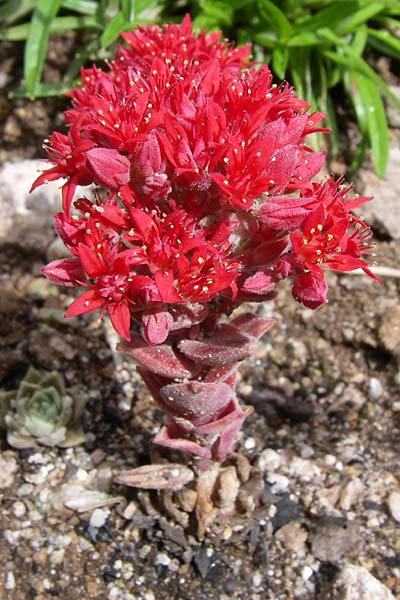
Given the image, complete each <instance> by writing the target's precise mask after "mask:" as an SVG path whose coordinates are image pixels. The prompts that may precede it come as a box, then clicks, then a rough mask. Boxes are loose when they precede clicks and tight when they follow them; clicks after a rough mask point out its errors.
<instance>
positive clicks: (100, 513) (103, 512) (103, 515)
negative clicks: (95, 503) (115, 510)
mask: <svg viewBox="0 0 400 600" xmlns="http://www.w3.org/2000/svg"><path fill="white" fill-rule="evenodd" d="M109 514H110V509H104V508H95V509H94V511H93V512H92V514H91V515H90V521H89V524H90V525H91V527H96V528H98V527H103V525H104V523H105V522H106V521H107V519H108V516H109Z"/></svg>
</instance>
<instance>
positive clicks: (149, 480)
mask: <svg viewBox="0 0 400 600" xmlns="http://www.w3.org/2000/svg"><path fill="white" fill-rule="evenodd" d="M193 478H194V474H193V471H192V470H191V469H189V468H188V467H185V466H184V465H181V464H178V463H167V464H164V465H144V466H143V467H138V468H137V469H130V470H129V471H124V472H123V473H119V474H118V475H117V476H116V477H115V480H114V481H115V482H116V483H120V484H122V485H127V486H129V487H138V488H144V489H149V490H179V489H181V488H182V487H183V486H184V485H186V484H187V483H189V481H192V479H193Z"/></svg>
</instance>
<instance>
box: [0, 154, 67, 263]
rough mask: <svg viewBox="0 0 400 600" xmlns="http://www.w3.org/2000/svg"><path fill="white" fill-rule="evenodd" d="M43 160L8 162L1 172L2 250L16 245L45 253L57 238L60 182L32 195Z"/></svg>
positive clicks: (50, 184) (0, 225)
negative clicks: (56, 215) (5, 246)
mask: <svg viewBox="0 0 400 600" xmlns="http://www.w3.org/2000/svg"><path fill="white" fill-rule="evenodd" d="M47 166H48V163H46V162H45V161H43V160H21V161H18V162H7V163H5V164H4V166H3V168H2V169H1V171H0V246H3V245H4V244H8V243H12V244H15V245H17V246H20V247H22V248H23V249H25V250H27V251H28V252H36V253H44V252H45V251H46V249H47V247H48V245H49V244H50V242H51V241H52V239H53V237H54V228H53V214H54V213H55V212H57V211H59V210H60V207H61V191H60V182H59V181H55V182H49V183H48V184H47V185H43V186H41V187H39V188H38V189H37V190H35V191H34V192H32V194H30V193H29V190H30V187H31V185H32V183H33V181H34V180H35V179H36V177H37V176H38V175H39V171H41V170H43V169H44V168H45V167H47Z"/></svg>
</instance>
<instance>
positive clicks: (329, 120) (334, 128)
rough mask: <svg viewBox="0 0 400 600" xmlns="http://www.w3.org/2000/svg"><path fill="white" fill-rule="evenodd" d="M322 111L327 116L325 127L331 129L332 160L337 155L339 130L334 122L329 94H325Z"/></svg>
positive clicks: (334, 117) (333, 107)
mask: <svg viewBox="0 0 400 600" xmlns="http://www.w3.org/2000/svg"><path fill="white" fill-rule="evenodd" d="M322 109H323V111H324V112H326V114H327V116H326V125H327V127H329V128H330V129H331V133H330V134H329V143H330V146H331V150H332V156H333V158H337V157H338V154H339V128H338V124H337V120H336V107H335V105H334V103H333V100H332V97H331V95H330V94H327V97H326V103H325V105H323V106H322Z"/></svg>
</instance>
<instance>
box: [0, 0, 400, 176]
mask: <svg viewBox="0 0 400 600" xmlns="http://www.w3.org/2000/svg"><path fill="white" fill-rule="evenodd" d="M185 13H189V14H190V15H191V17H192V19H193V20H194V25H195V28H196V29H198V28H200V27H204V28H205V29H206V30H207V31H210V30H222V31H223V34H224V36H226V37H227V38H229V39H232V40H235V41H236V42H237V43H239V44H242V43H246V42H252V43H253V48H254V50H253V53H254V58H255V59H256V60H257V61H262V62H266V63H268V64H270V66H271V68H272V71H273V73H274V75H275V76H276V78H277V80H282V79H286V80H287V81H289V82H290V83H291V84H293V85H294V86H295V88H296V91H297V93H298V95H299V96H301V97H303V98H305V99H306V100H307V101H308V102H309V103H310V104H311V106H312V107H313V108H314V109H317V108H318V109H319V110H323V111H324V112H326V113H327V115H328V123H329V126H330V127H331V129H332V134H331V136H330V140H331V141H330V144H331V150H332V153H333V155H334V156H335V154H336V153H337V151H338V134H337V129H338V126H337V110H336V106H335V101H334V97H337V93H338V90H339V93H340V94H343V98H345V99H346V98H347V99H348V100H349V101H350V102H351V103H352V105H353V107H354V115H355V119H356V122H357V125H358V128H359V131H360V133H361V142H360V144H359V145H358V148H357V151H356V152H355V155H354V158H353V165H352V166H353V168H357V167H358V166H360V165H361V164H362V162H363V159H364V155H365V151H366V149H367V148H370V149H371V155H372V160H373V164H374V167H375V170H376V172H377V173H378V175H380V176H384V173H385V169H386V165H387V160H388V147H389V134H388V124H387V119H386V114H385V106H384V102H383V99H384V100H385V101H387V102H390V103H392V104H393V105H394V106H395V107H397V108H398V109H399V110H400V99H399V98H398V97H397V96H396V95H395V94H394V93H393V91H392V90H391V89H390V88H389V86H388V85H387V83H385V81H384V80H383V79H382V78H381V77H380V76H379V74H378V73H377V72H376V71H375V70H374V69H373V68H372V67H371V65H370V61H369V60H367V58H370V57H371V56H374V55H375V56H376V55H383V56H387V57H389V58H390V59H391V60H392V61H399V60H400V0H377V1H374V0H181V1H180V2H175V1H172V0H164V2H162V1H157V0H98V1H95V0H0V23H1V24H2V25H1V26H0V40H3V41H5V40H7V41H15V42H18V41H24V42H25V52H24V85H23V86H22V87H20V88H18V89H17V90H15V91H14V92H13V93H14V95H16V96H29V97H31V98H35V97H38V96H50V95H59V94H62V93H64V92H66V91H68V90H69V89H70V88H71V86H72V85H73V83H74V81H75V80H76V78H77V77H78V74H79V69H80V67H81V66H82V65H85V64H88V63H90V62H93V61H103V60H105V59H107V58H110V57H111V56H112V54H113V51H114V49H115V45H116V43H117V42H118V41H119V33H120V32H121V31H124V30H128V29H131V28H133V27H135V26H136V25H137V24H139V23H148V22H151V21H155V22H158V23H161V22H171V21H180V20H181V19H182V17H183V15H184V14H185ZM70 30H80V36H79V39H80V40H81V47H80V48H79V51H78V52H77V54H76V57H75V59H74V61H72V63H71V65H70V66H69V68H68V70H67V71H66V72H65V74H64V76H63V79H62V81H61V82H59V83H51V84H49V83H45V82H43V81H42V71H43V64H44V60H45V57H46V50H47V45H48V41H49V36H50V35H52V34H54V33H62V32H66V31H70ZM332 90H335V93H336V96H333V95H332Z"/></svg>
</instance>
